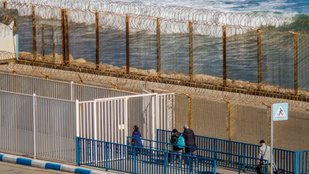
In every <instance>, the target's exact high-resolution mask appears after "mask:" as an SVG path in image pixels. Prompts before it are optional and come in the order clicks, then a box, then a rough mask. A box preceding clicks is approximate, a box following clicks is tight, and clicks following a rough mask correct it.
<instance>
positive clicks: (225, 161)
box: [127, 136, 268, 173]
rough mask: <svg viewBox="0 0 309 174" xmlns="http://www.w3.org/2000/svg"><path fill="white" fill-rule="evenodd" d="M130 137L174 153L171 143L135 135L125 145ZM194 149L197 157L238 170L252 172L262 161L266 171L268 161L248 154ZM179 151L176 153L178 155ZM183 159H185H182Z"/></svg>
mask: <svg viewBox="0 0 309 174" xmlns="http://www.w3.org/2000/svg"><path fill="white" fill-rule="evenodd" d="M132 139H140V140H142V141H143V148H147V149H153V150H160V151H165V152H170V153H173V154H174V153H175V152H174V151H173V145H175V144H172V143H168V142H161V141H156V140H149V139H145V138H136V137H130V136H128V137H127V145H132V144H131V142H132ZM184 147H185V148H191V149H192V147H189V146H184ZM193 149H196V151H197V152H198V153H197V155H196V156H197V157H198V158H207V159H214V160H216V161H217V162H216V163H217V166H223V167H227V168H233V169H236V170H238V171H239V172H246V171H250V172H254V171H256V167H257V162H258V161H264V163H265V164H267V165H265V166H264V172H265V173H267V172H268V168H267V166H268V162H267V160H262V159H259V158H256V157H249V156H245V155H237V154H234V153H226V152H220V151H216V150H209V149H202V148H198V147H197V148H193ZM178 154H179V153H176V155H178ZM181 154H185V153H184V152H181ZM186 155H189V156H193V155H192V154H191V153H190V154H186ZM170 159H173V157H169V161H171V160H170ZM184 161H185V160H184Z"/></svg>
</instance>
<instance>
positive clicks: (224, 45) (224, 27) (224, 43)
mask: <svg viewBox="0 0 309 174" xmlns="http://www.w3.org/2000/svg"><path fill="white" fill-rule="evenodd" d="M226 76H227V75H226V26H223V87H226Z"/></svg>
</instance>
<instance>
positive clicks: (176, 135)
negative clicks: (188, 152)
mask: <svg viewBox="0 0 309 174" xmlns="http://www.w3.org/2000/svg"><path fill="white" fill-rule="evenodd" d="M172 134H173V135H172V138H171V143H172V144H175V145H173V153H178V154H182V149H183V148H179V147H178V146H177V145H176V144H177V142H178V138H179V137H180V133H179V132H178V131H177V129H173V130H172ZM173 156H175V155H173ZM177 156H178V157H179V161H180V162H181V155H177ZM177 156H175V157H172V159H173V160H172V161H174V160H175V159H176V158H177ZM171 163H172V162H171ZM170 165H172V164H170Z"/></svg>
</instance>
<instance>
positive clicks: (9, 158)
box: [0, 153, 111, 174]
mask: <svg viewBox="0 0 309 174" xmlns="http://www.w3.org/2000/svg"><path fill="white" fill-rule="evenodd" d="M0 161H5V162H10V163H16V164H22V165H26V166H33V167H38V168H43V169H52V170H61V171H65V172H72V173H81V174H111V173H108V172H103V171H98V170H90V169H84V168H80V167H75V166H71V165H64V164H57V163H50V162H47V161H41V160H32V159H28V158H20V157H18V156H13V155H7V154H1V153H0Z"/></svg>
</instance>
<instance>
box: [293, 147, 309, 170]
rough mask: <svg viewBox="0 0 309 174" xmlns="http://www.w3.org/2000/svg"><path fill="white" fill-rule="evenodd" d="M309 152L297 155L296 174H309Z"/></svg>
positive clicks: (297, 153)
mask: <svg viewBox="0 0 309 174" xmlns="http://www.w3.org/2000/svg"><path fill="white" fill-rule="evenodd" d="M308 158H309V151H302V152H296V153H295V174H308V173H309V160H308Z"/></svg>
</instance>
